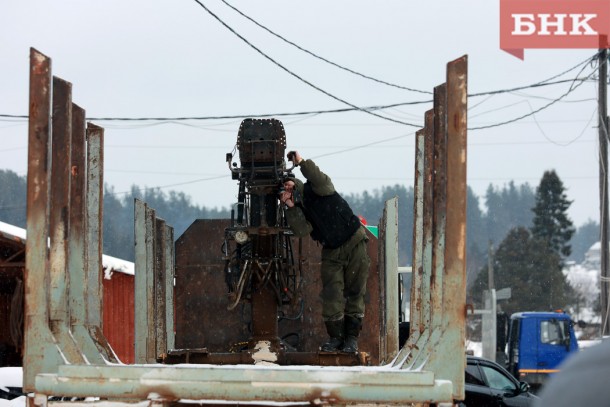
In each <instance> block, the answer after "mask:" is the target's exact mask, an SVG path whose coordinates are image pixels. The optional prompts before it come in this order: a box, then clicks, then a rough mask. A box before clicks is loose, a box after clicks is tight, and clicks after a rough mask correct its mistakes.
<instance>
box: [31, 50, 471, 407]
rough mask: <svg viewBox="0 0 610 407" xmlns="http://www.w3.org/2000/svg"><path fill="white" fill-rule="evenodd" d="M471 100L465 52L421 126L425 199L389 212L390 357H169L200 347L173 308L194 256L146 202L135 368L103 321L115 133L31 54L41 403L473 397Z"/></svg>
mask: <svg viewBox="0 0 610 407" xmlns="http://www.w3.org/2000/svg"><path fill="white" fill-rule="evenodd" d="M466 95H467V58H466V57H465V56H464V57H461V58H459V59H457V60H455V61H452V62H450V63H448V65H447V76H446V82H445V83H443V84H442V85H439V86H437V87H436V88H435V89H434V106H433V109H431V110H429V111H428V112H426V115H425V126H424V128H423V129H421V130H419V131H418V132H417V134H416V152H415V156H416V157H415V158H416V160H415V169H414V171H415V180H416V181H415V203H414V207H413V208H399V206H398V203H397V200H396V199H393V200H390V201H388V202H387V203H386V206H385V210H384V214H383V217H382V219H381V220H380V229H381V233H380V239H379V241H378V252H377V255H378V261H377V264H378V269H377V270H378V271H377V276H378V279H379V281H380V283H379V287H381V288H379V289H378V290H380V291H379V293H380V296H381V299H379V303H380V304H381V308H380V311H379V312H380V314H381V317H379V319H378V328H376V329H378V334H379V339H378V340H377V343H376V344H375V346H377V347H378V349H380V350H376V352H377V353H376V354H377V360H376V363H379V365H377V366H315V365H305V366H304V365H290V366H275V365H271V366H269V365H252V364H243V363H242V362H243V360H237V361H236V362H237V363H236V364H225V365H214V364H193V363H188V364H186V363H180V364H177V365H169V364H161V363H158V360H160V358H161V355H169V354H171V351H172V350H175V349H176V342H179V344H180V341H181V340H183V341H184V343H182V344H183V345H186V346H190V345H189V344H188V343H186V342H188V340H190V339H188V338H187V337H186V336H184V337H183V338H182V339H177V338H176V337H175V336H174V332H176V334H178V333H179V332H180V330H181V329H182V330H184V329H187V328H185V327H180V326H178V325H179V324H191V323H193V322H192V321H188V320H187V319H185V316H184V315H182V316H181V317H179V318H177V317H176V315H175V314H174V313H175V312H182V310H181V308H180V306H177V305H176V306H175V304H176V301H177V300H179V301H181V300H180V298H177V297H178V295H177V293H178V292H179V290H177V291H174V283H173V282H174V277H175V273H177V272H184V271H185V270H184V268H185V267H187V263H184V262H182V263H181V261H178V262H176V258H177V257H178V256H182V255H183V253H181V252H180V250H181V249H180V246H179V242H178V243H177V245H176V246H174V236H173V228H171V226H169V225H167V224H166V223H165V222H164V221H163V220H162V219H159V218H158V217H157V216H156V215H155V212H154V210H153V209H152V208H149V207H148V205H146V203H144V202H136V206H135V238H136V241H135V244H136V246H135V247H136V262H135V268H136V271H135V286H136V288H135V291H136V292H135V312H136V318H135V355H136V364H135V365H125V364H123V363H121V361H119V360H118V359H117V358H116V355H115V354H114V352H113V350H112V348H111V347H110V345H109V344H108V341H107V340H106V339H105V337H104V335H103V333H102V329H101V323H102V318H101V310H102V305H101V298H102V296H101V294H100V278H101V276H100V269H101V267H100V259H101V247H102V244H101V243H102V228H101V224H102V186H103V135H104V130H103V128H101V127H98V126H96V125H94V124H92V123H86V120H85V111H84V109H82V108H80V107H79V106H77V105H76V104H74V103H73V102H72V98H71V84H70V83H68V82H66V81H64V80H62V79H60V78H57V77H53V76H52V73H51V60H50V58H48V57H46V56H45V55H43V54H41V53H40V52H38V51H36V50H34V49H32V50H31V54H30V104H29V130H28V131H29V144H28V179H27V183H28V194H27V235H28V241H27V246H26V254H25V262H26V269H25V281H24V284H25V297H26V301H25V303H26V308H25V332H24V336H25V338H24V345H25V346H24V355H23V366H24V390H25V391H27V392H30V396H29V397H28V403H29V405H40V406H44V405H46V404H48V403H53V404H70V403H73V402H71V401H52V400H58V398H61V400H70V399H69V398H70V397H77V398H82V397H97V398H99V399H98V400H100V402H103V403H105V404H107V403H113V404H126V405H128V404H133V403H134V402H138V401H146V402H147V403H149V404H158V403H161V404H166V403H174V402H181V401H182V402H185V403H186V402H189V401H190V402H192V401H193V400H195V401H197V400H200V401H202V400H205V401H214V400H216V401H219V402H221V401H222V402H245V401H249V402H259V403H261V404H262V403H265V402H304V403H316V402H328V403H336V404H345V403H383V404H391V403H396V404H403V405H404V404H407V403H417V404H424V405H425V404H439V403H451V402H453V401H454V400H462V399H463V398H464V368H465V352H464V340H465V326H464V320H465V313H466V304H465V303H466V293H465V291H466V290H465V279H466V274H465V261H466V247H465V245H466V230H465V229H466V100H467V98H466ZM51 117H52V119H51ZM398 210H401V211H405V210H409V211H412V212H413V219H414V222H413V223H414V230H413V233H414V243H413V245H414V250H413V253H414V256H413V266H412V270H413V273H412V275H413V282H412V291H411V312H410V314H411V325H410V336H409V339H408V341H407V342H406V344H405V345H404V346H403V348H402V349H398V308H399V306H398V286H397V284H398V254H397V245H398V237H397V236H398V230H397V228H398V221H397V218H398ZM194 227H195V228H197V227H201V225H197V223H196V224H195V226H194ZM205 227H207V228H208V229H207V230H213V229H214V228H220V227H222V225H219V224H216V225H212V224H210V225H207V226H205ZM49 239H50V246H48V241H49ZM201 239H202V241H205V240H206V239H207V237H206V236H203V237H201ZM177 263H178V264H182V266H181V267H182V268H183V269H182V270H177V269H176V267H175V265H176V264H177ZM45 287H48V288H47V289H44V288H45ZM175 294H176V295H175ZM180 295H182V293H181V294H180ZM203 311H204V310H202V312H203ZM174 321H179V322H177V323H176V324H175V323H174ZM175 325H176V326H175ZM312 330H315V328H312ZM195 343H196V342H195ZM367 346H373V345H367ZM309 351H310V352H312V353H315V351H314V350H312V349H309ZM196 353H197V352H191V353H190V354H189V355H191V354H192V355H195V354H196ZM189 362H190V360H189ZM320 364H321V365H322V364H324V363H320ZM51 397H52V398H51ZM93 403H95V402H93Z"/></svg>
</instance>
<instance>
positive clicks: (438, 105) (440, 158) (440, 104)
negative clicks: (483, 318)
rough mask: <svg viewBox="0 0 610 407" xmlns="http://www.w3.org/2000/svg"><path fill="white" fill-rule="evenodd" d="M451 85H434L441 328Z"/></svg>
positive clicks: (436, 279)
mask: <svg viewBox="0 0 610 407" xmlns="http://www.w3.org/2000/svg"><path fill="white" fill-rule="evenodd" d="M446 105H447V86H446V84H442V85H439V86H437V87H435V88H434V169H433V181H432V186H433V193H432V199H433V203H432V204H433V205H434V210H433V212H432V216H431V218H432V226H433V232H432V239H433V242H432V244H433V249H432V250H433V251H432V268H433V271H432V276H431V279H430V298H431V301H430V302H431V309H430V317H431V318H430V319H431V321H430V323H431V325H432V326H434V327H439V326H440V324H441V318H442V314H443V273H444V268H445V227H446V219H447V110H446Z"/></svg>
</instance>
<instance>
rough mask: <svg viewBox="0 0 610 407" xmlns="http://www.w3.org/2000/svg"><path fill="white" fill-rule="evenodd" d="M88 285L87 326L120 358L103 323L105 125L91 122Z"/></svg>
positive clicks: (105, 351) (109, 354)
mask: <svg viewBox="0 0 610 407" xmlns="http://www.w3.org/2000/svg"><path fill="white" fill-rule="evenodd" d="M86 140H87V166H86V168H87V194H86V208H87V209H86V216H85V222H86V233H85V236H86V241H85V242H86V250H87V257H86V258H87V264H86V272H85V275H86V286H87V288H86V289H87V298H86V303H87V330H88V331H89V334H90V335H91V338H92V339H93V341H94V343H95V344H96V346H97V348H98V350H99V351H100V352H101V353H102V355H103V357H104V358H105V359H106V360H108V361H111V362H113V363H117V362H119V359H118V358H117V356H116V354H115V353H114V350H113V349H112V347H111V346H110V344H109V343H108V340H107V339H106V337H105V336H104V333H103V326H102V323H103V321H102V301H103V298H104V293H103V291H102V277H103V271H102V242H103V224H104V219H103V214H104V211H103V208H104V129H103V128H101V127H99V126H96V125H95V124H93V123H87V129H86Z"/></svg>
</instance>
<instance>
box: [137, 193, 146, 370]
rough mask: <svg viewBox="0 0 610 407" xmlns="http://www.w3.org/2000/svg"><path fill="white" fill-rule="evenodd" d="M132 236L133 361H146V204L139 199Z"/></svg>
mask: <svg viewBox="0 0 610 407" xmlns="http://www.w3.org/2000/svg"><path fill="white" fill-rule="evenodd" d="M134 238H135V284H134V287H135V294H134V295H135V299H134V303H135V309H134V312H135V320H134V321H135V322H134V324H135V326H134V337H135V362H136V363H146V338H147V333H148V329H147V327H146V324H147V323H148V320H147V309H146V307H147V302H146V278H147V272H146V268H147V266H148V264H147V244H146V239H147V236H146V204H145V203H144V202H142V201H140V200H139V199H136V200H135V201H134Z"/></svg>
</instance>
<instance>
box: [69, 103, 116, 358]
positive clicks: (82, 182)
mask: <svg viewBox="0 0 610 407" xmlns="http://www.w3.org/2000/svg"><path fill="white" fill-rule="evenodd" d="M71 144H72V154H71V158H70V160H71V164H70V240H69V250H68V274H69V277H68V278H69V281H70V290H69V300H68V304H69V313H70V322H71V330H72V336H73V337H74V340H75V341H76V343H77V345H78V347H79V348H80V349H81V351H82V352H83V354H84V355H85V357H86V358H87V360H88V361H89V363H95V364H101V363H106V362H107V361H109V360H110V359H109V358H108V357H107V355H103V354H101V353H100V350H99V349H98V347H97V346H96V344H95V343H94V341H93V340H92V338H91V335H90V334H89V331H88V329H87V328H86V322H87V302H86V298H87V283H86V274H87V272H86V264H87V252H86V250H85V246H86V242H85V240H86V237H85V236H86V234H87V233H86V222H85V204H86V200H87V197H86V188H87V187H86V185H87V179H86V177H87V162H86V159H85V155H86V140H85V110H84V109H82V108H81V107H79V106H78V105H76V104H74V103H73V104H72V143H71Z"/></svg>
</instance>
